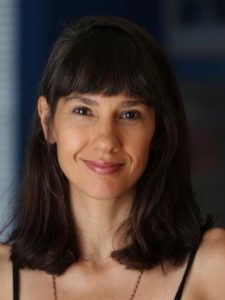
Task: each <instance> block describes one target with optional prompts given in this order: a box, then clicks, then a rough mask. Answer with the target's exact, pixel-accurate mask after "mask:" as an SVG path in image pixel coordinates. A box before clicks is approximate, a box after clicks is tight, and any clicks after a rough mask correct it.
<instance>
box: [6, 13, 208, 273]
mask: <svg viewBox="0 0 225 300" xmlns="http://www.w3.org/2000/svg"><path fill="white" fill-rule="evenodd" d="M73 91H76V92H78V93H81V94H83V93H101V94H104V95H116V94H118V93H120V92H126V93H128V94H132V95H139V96H141V97H143V98H144V99H145V100H146V103H147V105H150V106H154V107H155V110H156V132H155V136H154V147H153V149H151V154H150V158H151V159H150V160H149V162H148V165H147V167H146V170H145V172H144V174H143V176H142V177H141V178H140V179H139V181H138V182H137V184H136V195H135V199H134V201H133V206H132V209H131V211H130V215H129V217H128V219H127V220H126V222H125V223H124V224H123V226H125V225H126V230H127V237H129V240H130V241H131V242H130V243H129V245H127V246H126V247H124V248H122V249H118V250H116V251H113V252H112V254H111V256H112V257H113V258H114V259H115V260H117V261H119V262H120V263H121V264H124V265H126V266H127V267H128V268H133V269H142V268H143V269H150V268H151V267H153V266H155V265H157V264H159V263H162V262H163V261H165V260H169V261H170V262H172V263H174V264H179V263H181V262H182V261H183V260H184V258H185V257H186V255H187V254H188V253H189V252H190V250H191V249H192V248H193V247H196V246H197V245H198V244H199V242H200V240H201V236H202V231H203V230H204V226H202V221H201V216H200V211H199V207H198V205H197V204H196V202H195V200H194V196H193V191H192V187H191V183H190V160H189V145H188V134H187V124H186V118H185V113H184V109H183V105H182V101H181V96H180V93H179V90H178V87H177V83H176V80H175V77H174V75H173V73H172V71H171V68H170V66H169V63H168V61H167V58H166V55H165V54H164V51H163V49H162V48H161V47H160V45H159V44H158V42H156V41H155V39H154V38H153V37H152V36H151V35H150V34H148V33H147V32H145V31H144V30H143V29H142V28H140V27H139V26H137V25H135V24H133V23H131V22H129V21H127V20H124V19H121V18H117V17H85V18H82V19H80V20H78V22H76V23H75V24H73V25H72V26H70V27H68V28H67V29H65V30H64V31H63V32H62V34H61V36H60V37H59V39H58V40H57V41H56V43H55V45H54V48H53V50H52V53H51V55H50V58H49V61H48V63H47V66H46V69H45V71H44V74H43V78H42V80H41V83H40V90H39V95H43V96H45V97H46V98H47V101H48V103H49V106H50V109H51V116H50V118H52V117H53V116H54V112H55V109H56V105H57V102H58V100H59V98H60V97H62V96H66V95H69V94H70V93H71V92H73ZM11 241H13V244H12V254H11V259H12V260H13V261H14V262H15V263H16V264H17V265H18V266H19V267H21V268H23V267H28V268H31V269H36V268H37V269H41V270H45V271H46V272H48V273H52V274H61V273H63V272H64V271H65V270H66V269H67V267H68V266H69V265H70V264H72V263H75V262H77V261H78V260H79V259H80V256H81V252H80V247H79V236H77V231H76V226H75V224H74V221H73V217H72V213H71V210H70V199H69V192H68V182H67V179H66V178H65V176H64V174H63V173H62V171H61V169H60V167H59V164H58V161H57V155H56V145H52V144H50V143H49V142H48V141H46V140H45V138H44V135H43V132H42V128H41V124H40V120H39V117H38V114H37V111H36V112H35V116H34V121H33V127H32V132H31V138H30V145H29V149H28V154H27V163H26V167H25V172H24V178H23V182H22V186H21V191H20V197H19V214H18V221H17V229H16V230H15V231H14V232H13V234H12V236H11Z"/></svg>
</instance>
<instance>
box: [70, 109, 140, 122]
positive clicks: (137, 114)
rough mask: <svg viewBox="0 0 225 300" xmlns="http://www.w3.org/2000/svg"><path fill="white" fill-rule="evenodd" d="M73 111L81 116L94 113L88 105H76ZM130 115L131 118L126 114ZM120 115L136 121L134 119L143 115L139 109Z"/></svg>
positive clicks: (122, 117)
mask: <svg viewBox="0 0 225 300" xmlns="http://www.w3.org/2000/svg"><path fill="white" fill-rule="evenodd" d="M73 112H74V113H76V114H77V115H80V116H91V115H92V113H91V110H90V109H89V108H87V107H76V108H75V109H74V110H73ZM128 115H130V116H132V118H130V117H128V118H127V117H126V116H128ZM120 116H121V119H128V120H131V121H134V120H137V119H140V118H141V117H142V114H141V112H139V111H137V110H128V111H125V112H123V113H121V114H120ZM124 116H125V117H124Z"/></svg>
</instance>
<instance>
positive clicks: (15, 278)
mask: <svg viewBox="0 0 225 300" xmlns="http://www.w3.org/2000/svg"><path fill="white" fill-rule="evenodd" d="M196 252H197V247H196V248H195V249H194V250H193V251H192V252H191V253H190V255H189V259H188V263H187V266H186V269H185V271H184V275H183V278H182V280H181V283H180V285H179V287H178V290H177V292H176V296H175V298H174V300H181V297H182V293H183V290H184V286H185V282H186V280H187V277H188V274H189V271H190V269H191V266H192V263H193V261H194V258H195V254H196ZM12 266H13V300H19V287H20V284H19V279H20V277H19V269H18V268H17V267H16V266H15V265H14V264H12Z"/></svg>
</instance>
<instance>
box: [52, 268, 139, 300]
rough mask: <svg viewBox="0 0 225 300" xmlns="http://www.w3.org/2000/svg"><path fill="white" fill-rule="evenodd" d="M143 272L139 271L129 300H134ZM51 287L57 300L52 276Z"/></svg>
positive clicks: (54, 279) (55, 286)
mask: <svg viewBox="0 0 225 300" xmlns="http://www.w3.org/2000/svg"><path fill="white" fill-rule="evenodd" d="M143 272H144V270H141V271H140V273H139V274H138V278H137V281H136V283H135V286H134V288H133V291H132V294H131V296H130V298H129V300H134V297H135V295H136V292H137V289H138V286H139V284H140V281H141V277H142V275H143ZM52 287H53V293H54V300H58V295H57V285H56V277H55V276H54V275H52Z"/></svg>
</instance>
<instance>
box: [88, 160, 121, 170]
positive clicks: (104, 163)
mask: <svg viewBox="0 0 225 300" xmlns="http://www.w3.org/2000/svg"><path fill="white" fill-rule="evenodd" d="M84 161H85V162H87V163H90V164H93V165H96V166H99V167H103V168H104V167H113V166H119V165H124V163H122V162H117V161H104V160H97V161H94V160H85V159H84Z"/></svg>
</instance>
